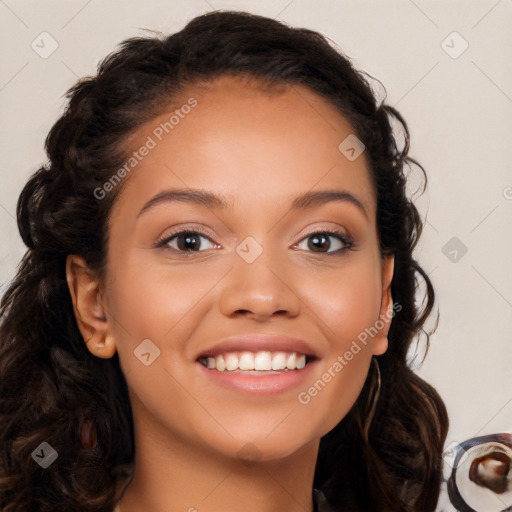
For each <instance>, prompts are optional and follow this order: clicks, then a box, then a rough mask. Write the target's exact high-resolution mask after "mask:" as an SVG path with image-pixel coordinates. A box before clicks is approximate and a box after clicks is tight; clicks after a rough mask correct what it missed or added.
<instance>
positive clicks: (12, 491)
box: [0, 11, 448, 512]
mask: <svg viewBox="0 0 512 512" xmlns="http://www.w3.org/2000/svg"><path fill="white" fill-rule="evenodd" d="M223 74H235V75H239V76H240V75H247V76H250V77H253V78H258V79H260V80H261V81H262V83H267V84H274V85H280V84H287V85H292V86H293V85H303V86H307V87H309V88H310V89H311V90H312V91H314V92H316V93H317V94H319V95H320V96H322V97H323V98H325V99H326V100H327V101H328V102H329V103H330V104H331V105H333V106H334V107H335V108H337V109H338V110H339V111H340V112H341V113H342V114H343V115H344V116H345V117H346V118H347V119H348V121H349V122H350V123H351V125H352V127H353V129H354V131H355V133H356V134H357V136H358V137H359V139H361V140H362V141H363V143H364V145H365V146H366V150H365V151H366V155H367V156H368V158H369V162H370V163H371V168H370V172H371V175H372V178H373V184H374V187H375V190H376V194H377V227H378V233H379V242H380V249H381V251H382V253H383V254H393V255H394V257H395V267H394V276H393V280H392V284H391V291H392V296H393V299H394V301H396V302H398V303H399V304H400V305H401V307H402V309H401V310H400V312H399V313H398V314H396V316H395V317H394V319H393V321H392V324H391V328H390V332H389V348H388V350H387V352H386V353H385V354H383V355H382V356H378V357H377V359H378V362H379V365H380V371H381V376H382V377H381V378H382V385H381V391H380V397H379V399H378V402H377V407H376V409H375V412H374V416H373V420H372V422H371V427H370V429H369V432H368V435H367V436H365V435H364V432H363V428H362V426H363V424H364V423H365V407H366V403H367V401H368V397H369V394H370V393H371V389H370V388H371V386H370V376H371V373H372V372H369V376H368V378H367V382H366V383H365V385H364V387H363V389H362V391H361V394H360V396H359V398H358V400H357V401H356V403H355V404H354V406H353V407H352V409H351V410H350V412H349V414H348V415H347V416H346V417H345V418H344V419H343V420H342V421H341V422H340V423H339V424H338V425H337V426H336V427H335V428H334V429H333V430H331V431H330V432H329V433H328V434H326V435H325V436H324V437H323V438H322V439H321V442H320V449H319V454H318V461H317V467H316V472H315V478H314V487H315V488H317V489H320V490H321V491H323V493H324V494H325V496H326V497H327V500H328V502H329V504H330V505H331V507H332V509H333V510H336V511H346V510H350V511H353V512H354V511H372V512H375V511H377V510H379V511H393V512H398V511H403V512H410V511H418V512H423V511H424V512H427V511H433V510H434V509H435V506H436V503H437V501H438V496H439V490H440V483H441V475H442V458H441V454H442V450H443V446H444V442H445V438H446V435H447V430H448V416H447V412H446V408H445V405H444V403H443V401H442V399H441V398H440V396H439V394H438V393H437V392H436V390H435V389H434V388H433V387H432V386H431V385H429V384H428V383H427V382H425V381H424V380H422V379H421V378H420V377H419V376H418V375H417V374H416V373H415V372H414V371H413V369H411V368H410V366H409V363H408V361H407V355H408V351H409V348H410V345H411V343H412V342H413V341H414V340H415V339H417V338H418V337H419V336H420V335H422V334H425V329H424V323H425V321H426V319H427V317H428V316H429V315H430V313H431V311H432V308H433V304H434V290H433V287H432V284H431V282H430V280H429V278H428V276H427V275H426V273H425V272H424V270H423V269H422V268H421V267H420V265H419V264H418V262H417V261H416V260H415V259H414V257H413V250H414V248H415V246H416V243H417V240H418V237H419V236H420V234H421V230H422V221H421V218H420V216H419V214H418V211H417V209H416V207H415V206H414V204H413V203H412V201H411V200H410V199H409V198H408V197H407V194H406V166H408V165H409V164H414V165H416V166H418V167H419V168H420V169H421V170H422V172H423V173H424V169H423V167H421V165H420V164H418V162H416V161H415V160H414V159H412V158H411V157H409V156H408V151H409V131H408V128H407V125H406V123H405V121H404V120H403V119H402V117H401V116H400V114H399V112H398V111H397V110H396V109H394V108H393V107H391V106H389V105H387V104H386V103H385V101H384V102H380V103H379V102H378V101H377V99H376V97H375V95H374V93H373V92H372V88H371V86H370V81H369V80H368V75H366V74H364V73H362V72H359V71H357V70H356V69H355V68H354V66H353V65H352V63H351V62H350V59H349V58H348V57H346V56H345V55H343V53H342V52H341V51H339V50H338V49H335V48H334V47H333V46H332V45H331V44H330V43H328V41H327V40H326V38H325V37H323V36H322V35H321V34H319V33H317V32H314V31H312V30H309V29H304V28H293V27H289V26H287V25H286V24H284V23H282V22H278V21H275V20H272V19H269V18H265V17H262V16H257V15H253V14H248V13H243V12H232V11H215V12H210V13H207V14H205V15H202V16H198V17H196V18H194V19H193V20H191V21H190V22H189V23H188V24H187V25H186V26H185V27H184V29H183V30H181V31H180V32H177V33H175V34H172V35H170V36H166V37H164V36H159V35H154V36H150V37H134V38H131V39H128V40H126V41H124V42H122V43H121V45H120V48H119V49H118V50H117V51H115V52H113V53H112V54H110V55H109V56H107V57H106V58H105V59H104V60H103V61H102V62H101V63H100V64H99V66H98V72H97V74H96V76H93V77H85V78H83V79H81V80H79V81H78V82H77V83H76V84H75V85H74V86H73V87H72V88H71V89H70V90H69V91H68V92H67V98H68V99H69V101H68V103H67V107H66V110H65V112H64V113H63V115H62V116H61V117H60V118H59V119H58V120H57V122H56V123H55V125H54V126H53V127H52V129H51V131H50V133H49V134H48V137H47V139H46V144H45V148H46V152H47V155H48V162H47V163H46V164H45V165H43V166H42V167H41V168H40V169H38V170H37V171H36V172H35V173H34V174H33V175H32V176H31V178H30V179H29V181H28V182H27V183H26V185H25V187H24V188H23V190H22V192H21V195H20V197H19V200H18V204H17V221H18V227H19V231H20V234H21V237H22V239H23V241H24V243H25V244H26V246H27V247H28V250H27V251H26V253H25V255H24V257H23V259H22V261H21V263H20V264H19V266H18V269H17V274H16V276H15V278H14V279H13V281H12V282H11V283H10V286H9V287H8V289H7V290H6V292H5V293H4V295H3V297H2V301H1V305H0V308H1V309H0V320H1V324H0V378H1V381H0V508H1V509H2V510H3V511H4V512H14V511H17V512H19V511H28V510H31V511H34V512H35V511H41V512H47V511H48V512H49V511H59V512H60V511H63V510H65V511H69V512H72V511H77V512H78V511H80V512H88V511H91V512H92V511H108V512H110V511H112V509H113V508H114V506H115V504H116V501H117V500H118V498H119V496H120V492H121V491H122V488H121V487H120V486H119V482H128V481H129V479H130V477H131V474H132V473H131V471H132V468H133V460H134V454H135V446H134V436H133V419H132V411H131V406H130V400H129V396H128V391H127V385H126V381H125V378H124V375H123V373H122V371H121V369H120V365H119V359H118V355H117V354H115V355H114V356H113V357H112V358H111V359H100V358H97V357H95V356H93V355H92V354H91V353H90V352H89V351H88V350H87V348H86V345H85V343H84V340H83V338H82V336H81V334H80V331H79V330H78V327H77V323H76V320H75V316H74V312H73V308H72V302H71V297H70V292H69V289H68V285H67V282H66V275H65V261H66V256H67V255H68V254H79V255H81V256H82V257H84V258H85V260H86V261H87V263H88V264H89V266H90V268H91V269H93V270H94V271H96V272H97V274H98V276H103V275H104V274H103V273H104V271H105V261H106V247H107V239H108V215H109V212H110V209H111V207H112V205H113V203H114V201H115V199H116V197H117V195H118V194H119V192H120V191H121V190H122V184H121V186H118V187H115V189H114V190H113V191H112V192H111V193H109V194H107V195H106V197H104V198H102V199H101V200H98V199H97V197H96V195H95V193H94V191H95V190H97V188H98V187H102V185H103V184H104V183H106V182H107V181H108V180H109V178H110V177H111V176H112V175H113V174H114V172H115V171H116V170H118V169H119V168H120V166H121V165H122V164H123V162H125V161H126V158H127V147H126V145H125V144H123V143H124V142H126V141H127V139H128V136H129V135H130V134H132V133H133V132H134V131H135V130H136V129H137V127H139V126H140V125H141V124H143V123H145V122H147V121H148V120H150V119H151V118H153V117H155V116H156V115H157V114H159V113H161V112H162V111H163V109H164V108H165V106H166V105H168V104H169V100H170V99H172V98H173V97H174V95H177V94H178V93H180V92H181V91H183V89H184V88H185V87H187V85H189V84H195V83H198V82H200V81H205V80H206V81H208V80H211V79H213V78H216V77H219V76H221V75H223ZM392 122H398V123H400V124H401V125H402V127H403V131H404V134H405V146H404V147H402V148H401V149H400V148H399V146H400V144H398V143H397V140H396V137H395V136H394V135H393V131H392ZM418 278H419V280H418ZM420 281H421V283H423V289H424V290H425V292H424V295H425V297H424V301H423V303H422V304H419V305H418V304H417V302H416V300H415V294H416V292H417V289H418V287H419V286H420V284H421V283H420ZM426 342H427V345H426V346H427V348H428V334H427V338H426ZM43 442H46V443H48V444H49V445H50V446H51V447H52V448H53V449H54V450H55V451H56V452H57V453H58V459H57V461H56V462H55V463H53V464H52V465H51V466H49V467H48V468H46V469H44V468H42V467H40V465H39V464H37V463H36V462H35V459H34V458H33V456H32V454H33V453H34V451H35V450H36V449H38V447H39V446H40V445H41V443H43Z"/></svg>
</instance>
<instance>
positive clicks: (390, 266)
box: [372, 256, 395, 356]
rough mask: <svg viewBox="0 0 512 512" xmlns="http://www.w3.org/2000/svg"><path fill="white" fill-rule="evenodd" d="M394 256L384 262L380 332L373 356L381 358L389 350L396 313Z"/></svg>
mask: <svg viewBox="0 0 512 512" xmlns="http://www.w3.org/2000/svg"><path fill="white" fill-rule="evenodd" d="M394 261H395V258H394V256H385V257H384V259H383V262H382V298H381V307H380V313H379V320H378V321H377V322H378V326H377V327H378V329H379V332H378V334H377V335H376V336H375V338H374V340H373V352H372V353H373V355H376V356H380V355H382V354H384V353H386V351H387V349H388V333H389V328H390V327H391V320H392V318H393V313H394V304H393V296H392V295H391V282H392V280H393V271H394Z"/></svg>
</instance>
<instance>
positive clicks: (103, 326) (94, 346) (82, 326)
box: [66, 254, 116, 358]
mask: <svg viewBox="0 0 512 512" xmlns="http://www.w3.org/2000/svg"><path fill="white" fill-rule="evenodd" d="M66 280H67V283H68V288H69V292H70V294H71V300H72V303H73V311H74V313H75V319H76V322H77V325H78V329H79V330H80V333H81V334H82V336H83V338H84V341H85V343H86V345H87V348H88V349H89V351H90V352H91V353H92V354H93V355H95V356H97V357H101V358H110V357H112V356H113V355H114V354H115V352H116V347H115V342H114V340H113V338H112V336H111V335H110V334H109V328H108V321H107V317H106V314H105V308H104V304H103V299H102V296H101V288H100V283H99V281H98V279H97V278H96V276H95V274H94V273H93V272H92V271H91V270H90V269H89V268H88V265H87V263H86V261H85V260H84V258H82V257H81V256H78V255H75V254H69V255H68V256H67V258H66Z"/></svg>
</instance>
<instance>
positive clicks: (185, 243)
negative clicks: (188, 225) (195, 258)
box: [156, 231, 215, 252]
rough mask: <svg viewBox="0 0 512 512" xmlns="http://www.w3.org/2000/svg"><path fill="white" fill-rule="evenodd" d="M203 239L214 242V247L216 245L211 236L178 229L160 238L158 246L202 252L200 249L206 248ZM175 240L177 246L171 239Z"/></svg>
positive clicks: (181, 250) (182, 250) (180, 250)
mask: <svg viewBox="0 0 512 512" xmlns="http://www.w3.org/2000/svg"><path fill="white" fill-rule="evenodd" d="M201 239H204V240H207V241H208V242H209V243H211V244H212V247H213V246H214V245H215V244H213V242H212V241H211V239H210V238H209V237H207V236H206V235H203V234H201V233H200V232H198V231H178V232H176V233H173V234H172V235H169V236H167V237H165V238H163V239H161V240H159V241H158V242H157V244H156V246H157V247H168V248H169V249H171V250H175V251H179V252H200V249H203V250H204V249H205V248H204V247H203V246H204V243H202V242H201ZM173 240H176V244H177V246H174V247H173V246H171V241H173ZM212 247H206V249H211V248H212Z"/></svg>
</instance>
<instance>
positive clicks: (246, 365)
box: [198, 350, 314, 375]
mask: <svg viewBox="0 0 512 512" xmlns="http://www.w3.org/2000/svg"><path fill="white" fill-rule="evenodd" d="M313 359H314V356H309V355H306V354H301V353H298V352H282V351H279V352H270V351H267V350H261V351H258V352H249V351H243V352H227V353H224V354H218V355H216V356H215V357H213V356H202V357H200V358H199V359H198V362H199V363H201V364H202V365H203V366H205V367H206V368H208V369H209V370H213V371H219V372H226V373H228V372H233V373H247V374H254V375H269V374H271V373H282V372H292V371H298V370H301V369H302V368H304V367H305V366H306V365H307V364H309V363H310V362H311V361H312V360H313Z"/></svg>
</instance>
